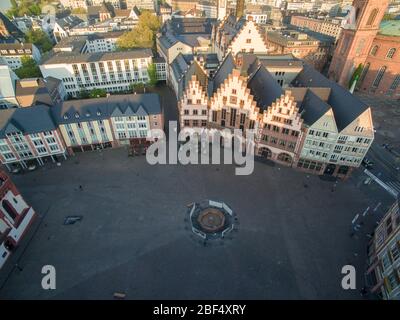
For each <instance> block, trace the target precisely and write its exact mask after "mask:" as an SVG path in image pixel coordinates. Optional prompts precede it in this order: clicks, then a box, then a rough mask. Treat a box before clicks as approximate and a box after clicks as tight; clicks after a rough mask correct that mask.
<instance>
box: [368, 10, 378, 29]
mask: <svg viewBox="0 0 400 320" xmlns="http://www.w3.org/2000/svg"><path fill="white" fill-rule="evenodd" d="M377 15H378V9H374V10H372V11H371V14H370V15H369V18H368V20H367V26H372V25H373V24H374V21H375V18H376V16H377Z"/></svg>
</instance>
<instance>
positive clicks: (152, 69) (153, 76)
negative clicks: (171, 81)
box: [147, 63, 158, 86]
mask: <svg viewBox="0 0 400 320" xmlns="http://www.w3.org/2000/svg"><path fill="white" fill-rule="evenodd" d="M147 72H148V74H149V78H150V81H149V84H150V85H151V86H155V85H156V84H157V82H158V80H157V72H156V65H155V64H154V63H152V64H150V65H149V67H148V68H147Z"/></svg>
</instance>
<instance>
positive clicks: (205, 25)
mask: <svg viewBox="0 0 400 320" xmlns="http://www.w3.org/2000/svg"><path fill="white" fill-rule="evenodd" d="M216 21H217V19H212V18H177V17H173V18H172V19H171V20H170V21H169V22H168V24H169V27H170V29H171V30H173V32H174V34H177V35H178V34H195V33H204V34H210V35H211V32H212V26H213V24H215V23H216Z"/></svg>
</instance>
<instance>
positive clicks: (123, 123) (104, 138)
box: [52, 93, 164, 154]
mask: <svg viewBox="0 0 400 320" xmlns="http://www.w3.org/2000/svg"><path fill="white" fill-rule="evenodd" d="M52 114H53V117H54V119H55V121H56V123H57V124H58V126H59V130H60V132H61V135H62V137H63V139H64V141H65V145H66V147H67V150H68V152H69V153H70V154H73V153H76V152H82V151H91V150H96V149H103V148H109V147H116V146H120V145H129V144H130V143H131V141H135V140H137V139H146V140H148V141H153V138H154V137H153V136H152V135H151V129H163V128H164V118H163V114H162V110H161V105H160V100H159V97H158V95H157V94H151V93H148V94H130V95H112V96H108V97H106V98H96V99H85V100H70V101H64V102H63V103H62V104H61V105H59V106H56V107H53V109H52Z"/></svg>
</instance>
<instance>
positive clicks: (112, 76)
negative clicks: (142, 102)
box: [40, 49, 166, 97]
mask: <svg viewBox="0 0 400 320" xmlns="http://www.w3.org/2000/svg"><path fill="white" fill-rule="evenodd" d="M152 63H153V53H152V51H151V49H132V50H128V51H115V52H104V53H102V52H97V53H77V52H53V53H52V54H50V55H49V56H47V57H46V58H45V59H43V60H42V62H41V64H40V70H41V72H42V75H43V77H53V78H57V79H60V80H62V82H63V84H64V87H65V90H66V92H67V94H68V95H70V96H73V97H77V96H78V95H79V93H80V92H81V91H90V90H93V89H104V90H106V91H107V92H120V91H129V90H131V86H132V85H133V84H135V83H139V82H140V83H146V82H148V81H149V79H150V78H149V74H148V68H149V66H150V65H151V64H152ZM156 67H158V68H159V69H158V70H157V74H158V75H159V77H160V78H159V79H158V80H165V79H166V71H165V70H166V68H164V70H162V69H161V67H162V62H161V61H158V63H157V64H156Z"/></svg>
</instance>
